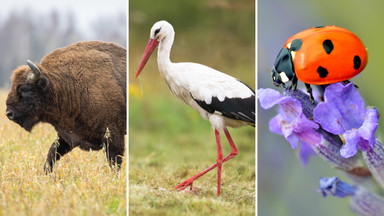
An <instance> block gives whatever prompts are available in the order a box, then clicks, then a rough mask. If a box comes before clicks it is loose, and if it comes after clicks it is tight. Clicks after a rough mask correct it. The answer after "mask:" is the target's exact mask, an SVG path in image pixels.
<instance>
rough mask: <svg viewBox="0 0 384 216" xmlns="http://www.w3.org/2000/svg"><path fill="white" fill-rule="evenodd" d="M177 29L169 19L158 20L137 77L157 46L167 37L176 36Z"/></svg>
mask: <svg viewBox="0 0 384 216" xmlns="http://www.w3.org/2000/svg"><path fill="white" fill-rule="evenodd" d="M174 34H175V31H174V30H173V27H172V25H171V24H169V23H168V22H167V21H165V20H162V21H158V22H156V23H155V24H154V25H153V26H152V28H151V31H150V34H149V41H148V44H147V47H146V48H145V51H144V54H143V57H142V58H141V62H140V66H139V69H138V70H137V72H136V78H137V77H138V76H139V74H140V72H141V71H142V70H143V68H144V66H145V64H146V63H147V61H148V59H149V57H151V54H152V53H153V51H154V50H155V48H156V46H157V45H158V44H159V43H160V42H161V41H162V40H163V39H164V38H166V37H170V36H172V37H174Z"/></svg>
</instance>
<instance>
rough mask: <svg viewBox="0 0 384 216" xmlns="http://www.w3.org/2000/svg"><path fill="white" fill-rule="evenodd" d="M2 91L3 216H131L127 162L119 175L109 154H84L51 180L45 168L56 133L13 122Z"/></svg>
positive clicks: (63, 164) (70, 158)
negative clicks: (7, 114) (128, 210)
mask: <svg viewBox="0 0 384 216" xmlns="http://www.w3.org/2000/svg"><path fill="white" fill-rule="evenodd" d="M6 94H7V93H6V91H4V90H2V91H0V216H2V215H126V214H127V206H126V201H127V200H126V159H127V157H126V156H124V158H123V160H124V162H123V164H122V168H121V170H120V171H119V172H116V171H113V170H112V169H111V168H110V167H109V165H108V162H107V160H106V156H105V152H103V151H91V152H85V151H82V150H80V149H78V148H76V149H74V150H73V151H72V152H70V153H68V154H66V155H65V156H64V157H62V158H61V159H60V160H59V161H58V162H57V164H55V167H54V171H53V173H50V174H48V175H46V174H45V173H44V171H43V166H44V163H45V160H46V155H47V153H48V149H49V147H50V145H51V144H52V142H54V140H55V138H56V132H55V130H54V129H53V127H52V126H50V125H48V124H38V125H37V126H36V127H35V128H34V129H33V131H32V133H28V132H26V131H25V130H24V129H22V128H21V127H20V126H18V125H16V124H15V123H12V122H11V121H9V120H8V119H7V118H6V117H5V115H4V113H5V99H6Z"/></svg>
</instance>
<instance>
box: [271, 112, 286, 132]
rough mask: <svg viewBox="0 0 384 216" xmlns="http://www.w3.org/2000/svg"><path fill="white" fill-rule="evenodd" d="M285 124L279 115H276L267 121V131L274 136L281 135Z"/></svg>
mask: <svg viewBox="0 0 384 216" xmlns="http://www.w3.org/2000/svg"><path fill="white" fill-rule="evenodd" d="M284 124H285V121H284V119H283V118H282V117H281V115H276V116H275V117H273V118H271V120H269V131H271V132H272V133H275V134H279V135H283V125H284Z"/></svg>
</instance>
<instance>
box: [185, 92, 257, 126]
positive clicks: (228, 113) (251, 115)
mask: <svg viewBox="0 0 384 216" xmlns="http://www.w3.org/2000/svg"><path fill="white" fill-rule="evenodd" d="M191 96H192V95H191ZM192 98H193V99H194V100H195V101H196V103H197V104H199V106H200V107H201V108H203V109H204V110H206V111H207V112H209V113H214V112H216V113H219V114H221V115H223V116H225V117H227V118H231V119H236V120H242V121H245V122H248V123H250V124H253V125H254V124H255V95H252V96H251V97H248V98H225V99H224V100H223V101H220V100H219V99H218V98H217V97H212V102H211V103H210V104H208V103H206V102H205V101H201V100H197V99H196V98H194V97H193V96H192Z"/></svg>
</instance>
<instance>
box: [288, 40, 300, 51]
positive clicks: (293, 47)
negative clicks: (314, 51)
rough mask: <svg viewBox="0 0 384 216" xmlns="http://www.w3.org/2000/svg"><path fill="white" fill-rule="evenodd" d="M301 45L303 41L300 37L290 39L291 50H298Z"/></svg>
mask: <svg viewBox="0 0 384 216" xmlns="http://www.w3.org/2000/svg"><path fill="white" fill-rule="evenodd" d="M301 45H303V41H302V40H301V39H295V40H293V41H292V43H291V48H290V50H291V51H296V52H297V51H299V49H300V48H301Z"/></svg>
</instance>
